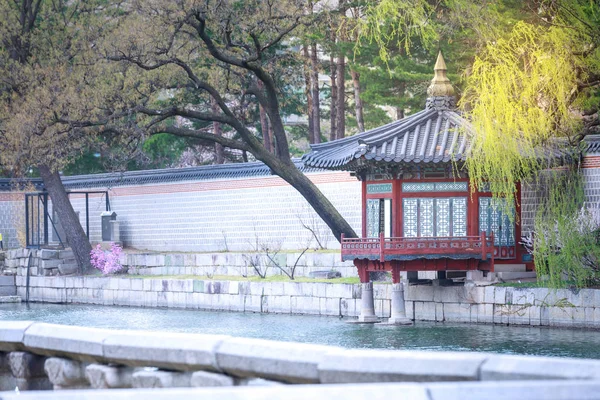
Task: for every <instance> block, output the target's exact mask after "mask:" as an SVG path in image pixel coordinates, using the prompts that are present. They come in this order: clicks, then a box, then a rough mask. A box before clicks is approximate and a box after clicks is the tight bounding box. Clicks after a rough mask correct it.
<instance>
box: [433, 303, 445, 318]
mask: <svg viewBox="0 0 600 400" xmlns="http://www.w3.org/2000/svg"><path fill="white" fill-rule="evenodd" d="M434 304H435V320H436V321H437V322H443V321H444V303H434Z"/></svg>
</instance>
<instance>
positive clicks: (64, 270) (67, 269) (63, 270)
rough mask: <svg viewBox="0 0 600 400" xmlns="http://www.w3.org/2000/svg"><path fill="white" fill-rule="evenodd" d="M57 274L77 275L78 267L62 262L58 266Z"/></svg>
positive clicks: (74, 264)
mask: <svg viewBox="0 0 600 400" xmlns="http://www.w3.org/2000/svg"><path fill="white" fill-rule="evenodd" d="M58 272H59V274H61V275H72V274H77V273H79V266H78V265H77V264H76V263H66V262H63V263H62V264H59V266H58Z"/></svg>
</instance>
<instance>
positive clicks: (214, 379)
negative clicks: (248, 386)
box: [190, 371, 235, 387]
mask: <svg viewBox="0 0 600 400" xmlns="http://www.w3.org/2000/svg"><path fill="white" fill-rule="evenodd" d="M190 383H191V386H192V387H208V386H233V385H234V384H235V380H234V379H233V378H232V377H231V376H227V375H224V374H215V373H214V372H207V371H196V372H194V373H193V374H192V378H191V381H190Z"/></svg>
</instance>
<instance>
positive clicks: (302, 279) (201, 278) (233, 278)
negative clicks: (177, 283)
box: [123, 275, 360, 284]
mask: <svg viewBox="0 0 600 400" xmlns="http://www.w3.org/2000/svg"><path fill="white" fill-rule="evenodd" d="M123 278H131V279H195V280H199V281H235V282H239V281H246V282H301V283H302V282H312V283H352V284H354V283H360V280H359V279H358V277H348V278H334V279H313V278H306V277H297V278H296V279H294V280H293V281H292V280H290V279H289V278H288V277H287V276H285V275H271V276H267V277H266V278H265V279H261V278H260V277H258V276H248V277H243V276H229V275H214V276H212V277H210V278H209V277H207V276H205V275H127V276H123Z"/></svg>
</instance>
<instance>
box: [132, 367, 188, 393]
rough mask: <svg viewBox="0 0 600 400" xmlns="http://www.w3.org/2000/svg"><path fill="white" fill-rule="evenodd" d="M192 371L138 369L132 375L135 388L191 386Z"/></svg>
mask: <svg viewBox="0 0 600 400" xmlns="http://www.w3.org/2000/svg"><path fill="white" fill-rule="evenodd" d="M191 375H192V374H191V373H189V372H172V371H137V372H135V373H134V374H133V376H132V387H134V388H140V389H142V388H172V387H189V386H190V379H191Z"/></svg>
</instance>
